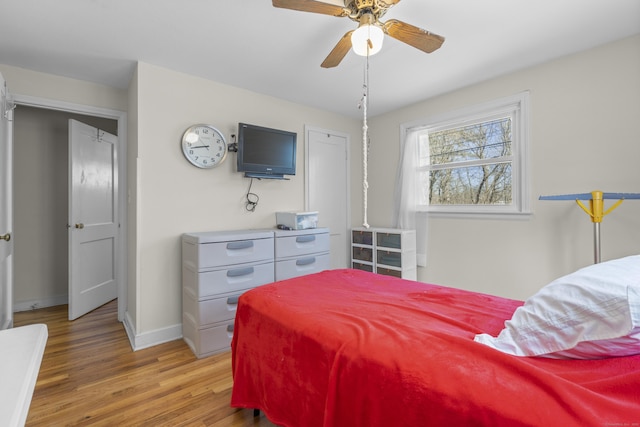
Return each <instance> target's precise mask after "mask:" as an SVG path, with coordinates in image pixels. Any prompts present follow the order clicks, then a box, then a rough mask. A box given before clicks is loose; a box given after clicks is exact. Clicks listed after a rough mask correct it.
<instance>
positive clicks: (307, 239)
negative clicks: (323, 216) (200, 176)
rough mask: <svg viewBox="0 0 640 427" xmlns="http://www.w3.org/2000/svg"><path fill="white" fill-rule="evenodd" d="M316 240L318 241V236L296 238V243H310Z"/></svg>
mask: <svg viewBox="0 0 640 427" xmlns="http://www.w3.org/2000/svg"><path fill="white" fill-rule="evenodd" d="M314 240H316V236H314V235H313V234H312V235H309V236H298V237H296V243H308V242H313V241H314Z"/></svg>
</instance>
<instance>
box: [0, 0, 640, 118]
mask: <svg viewBox="0 0 640 427" xmlns="http://www.w3.org/2000/svg"><path fill="white" fill-rule="evenodd" d="M325 2H327V3H333V4H341V0H325ZM0 16H1V17H2V22H1V23H0V63H1V64H6V65H12V66H17V67H22V68H28V69H32V70H36V71H42V72H45V73H51V74H57V75H62V76H67V77H72V78H76V79H81V80H88V81H92V82H97V83H103V84H106V85H109V86H114V87H118V88H126V87H127V86H128V83H129V80H130V77H131V74H132V71H133V69H134V67H135V62H136V61H143V62H146V63H149V64H154V65H158V66H161V67H165V68H169V69H172V70H177V71H181V72H185V73H188V74H192V75H196V76H201V77H204V78H207V79H211V80H215V81H218V82H221V83H225V84H229V85H232V86H237V87H241V88H246V89H248V90H251V91H254V92H259V93H263V94H267V95H272V96H275V97H278V98H283V99H287V100H290V101H293V102H296V103H301V104H305V105H310V106H313V107H317V108H321V109H324V110H328V111H334V112H337V113H340V114H345V115H349V116H353V117H359V116H361V112H360V111H359V110H358V103H359V101H360V99H361V97H362V92H363V88H362V87H363V79H364V69H365V67H364V64H365V60H364V58H362V57H358V56H356V55H355V54H353V52H350V53H348V54H347V56H346V58H345V59H344V60H343V61H342V63H341V64H340V65H339V66H338V67H336V68H333V69H324V68H321V67H320V63H321V62H322V61H323V60H324V58H325V57H326V56H327V55H328V53H329V52H330V51H331V49H332V48H333V46H334V45H335V44H336V43H337V42H338V40H339V39H340V38H341V37H342V35H343V34H344V33H346V32H347V31H349V30H351V29H354V28H355V27H356V24H355V23H354V22H353V21H351V20H349V19H348V18H336V17H333V16H328V15H319V14H312V13H306V12H297V11H292V10H286V9H278V8H274V7H273V6H272V5H271V1H270V0H180V1H177V0H153V1H151V0H146V1H145V0H57V1H51V0H0ZM391 18H395V19H399V20H402V21H405V22H407V23H409V24H413V25H415V26H418V27H421V28H424V29H426V30H429V31H431V32H434V33H436V34H439V35H442V36H444V37H445V38H446V40H445V42H444V44H443V46H442V48H440V49H439V50H437V51H435V52H434V53H432V54H426V53H423V52H421V51H419V50H417V49H415V48H413V47H411V46H408V45H405V44H403V43H400V42H398V41H396V40H394V39H391V38H390V37H386V39H385V42H384V46H383V48H382V52H381V53H379V54H377V55H375V56H373V57H372V58H370V61H369V114H370V115H371V116H375V115H378V114H382V113H385V112H388V111H391V110H394V109H397V108H400V107H403V106H406V105H410V104H412V103H415V102H418V101H420V100H423V99H426V98H429V97H432V96H435V95H438V94H441V93H445V92H448V91H451V90H454V89H457V88H460V87H463V86H466V85H470V84H473V83H475V82H479V81H482V80H486V79H489V78H492V77H495V76H498V75H501V74H504V73H508V72H511V71H515V70H517V69H520V68H525V67H529V66H531V65H535V64H538V63H542V62H545V61H548V60H550V59H553V58H557V57H560V56H564V55H568V54H571V53H573V52H578V51H581V50H585V49H589V48H591V47H594V46H598V45H601V44H604V43H608V42H610V41H613V40H617V39H621V38H624V37H628V36H631V35H634V34H638V33H640V1H638V0H402V1H401V2H400V3H398V4H397V5H396V6H394V7H393V8H392V9H391V10H389V12H387V14H386V15H385V16H384V17H383V19H382V20H383V21H386V20H388V19H391ZM639 54H640V53H639Z"/></svg>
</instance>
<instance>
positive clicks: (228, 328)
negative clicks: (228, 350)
mask: <svg viewBox="0 0 640 427" xmlns="http://www.w3.org/2000/svg"><path fill="white" fill-rule="evenodd" d="M227 332H231V333H233V325H227Z"/></svg>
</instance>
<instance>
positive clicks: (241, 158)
mask: <svg viewBox="0 0 640 427" xmlns="http://www.w3.org/2000/svg"><path fill="white" fill-rule="evenodd" d="M296 141H297V134H296V133H295V132H288V131H284V130H278V129H271V128H266V127H262V126H256V125H250V124H247V123H239V124H238V172H244V174H245V176H247V177H251V178H284V175H295V174H296Z"/></svg>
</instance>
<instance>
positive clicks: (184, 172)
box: [129, 63, 360, 336]
mask: <svg viewBox="0 0 640 427" xmlns="http://www.w3.org/2000/svg"><path fill="white" fill-rule="evenodd" d="M135 87H136V89H135V90H136V91H137V120H136V123H132V124H131V126H136V127H137V135H135V136H134V137H133V139H134V140H136V141H137V142H136V143H137V159H132V158H129V162H130V163H129V164H130V165H134V164H135V165H137V170H136V171H135V172H131V173H130V174H132V173H135V175H136V177H137V184H136V188H135V189H130V190H131V192H132V193H134V194H136V199H137V202H136V203H137V206H136V210H137V212H136V224H135V227H136V228H137V231H136V233H137V250H136V253H135V254H130V256H131V257H130V260H129V263H130V268H134V269H136V272H134V273H131V272H130V277H132V275H133V276H135V277H138V278H139V279H138V284H137V287H138V288H137V292H136V293H137V298H138V303H137V308H136V310H137V312H136V313H135V329H136V333H137V334H147V333H157V334H158V336H160V335H162V334H163V333H164V332H166V335H170V334H171V331H170V330H167V329H166V328H172V327H175V326H179V325H180V324H181V321H182V320H181V317H182V312H181V310H182V306H181V267H180V261H181V260H180V257H181V254H180V236H181V234H182V233H185V232H196V231H210V230H233V229H251V228H265V227H268V228H271V227H274V226H275V212H276V211H286V210H303V209H304V126H305V125H311V126H317V127H320V128H325V129H332V130H336V131H338V132H343V133H346V134H351V135H353V136H354V137H353V138H352V139H356V140H357V139H358V138H357V135H358V134H359V131H360V124H359V122H358V121H357V120H353V119H348V118H344V117H342V116H339V115H336V114H333V113H327V112H323V111H320V110H317V109H312V108H308V107H305V106H302V105H298V104H293V103H290V102H286V101H283V100H280V99H276V98H273V97H268V96H263V95H259V94H256V93H253V92H249V91H246V90H242V89H238V88H234V87H231V86H226V85H223V84H220V83H216V82H212V81H208V80H204V79H201V78H197V77H193V76H189V75H186V74H182V73H178V72H174V71H171V70H167V69H163V68H160V67H156V66H152V65H149V64H145V63H140V64H138V69H137V75H136V79H135ZM130 119H131V118H130ZM130 121H131V120H130ZM238 122H247V123H252V124H257V125H262V126H267V127H273V128H279V129H285V130H289V131H294V132H297V133H298V151H297V174H296V175H295V176H293V177H291V180H290V181H278V180H262V181H254V182H253V187H252V189H251V190H252V192H255V193H257V194H258V195H259V197H260V200H259V204H258V206H257V209H256V210H255V212H248V211H247V210H246V209H245V205H244V199H245V194H246V193H247V190H248V186H249V180H248V179H246V178H243V176H242V174H240V173H238V172H236V171H235V161H236V155H235V154H234V153H229V155H228V156H227V159H226V161H225V162H224V163H223V164H222V165H220V166H218V167H216V168H214V169H212V170H201V169H198V168H196V167H194V166H192V165H191V164H189V163H188V162H187V161H186V160H185V158H184V156H183V154H182V152H181V148H180V138H181V136H182V133H183V132H184V130H185V129H186V128H187V127H189V126H190V125H192V124H195V123H209V124H212V125H213V126H215V127H216V128H218V129H219V130H221V131H222V132H223V133H224V134H225V135H226V136H227V137H229V135H230V134H232V133H237V126H238ZM131 142H132V143H134V142H133V141H131ZM355 149H356V151H357V149H358V148H357V147H356V148H355ZM356 181H357V180H356ZM130 182H133V181H130ZM320 215H322V212H320ZM130 220H131V219H130ZM134 256H135V257H137V259H135V258H134ZM132 317H133V316H132ZM163 331H164V332H163Z"/></svg>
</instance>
